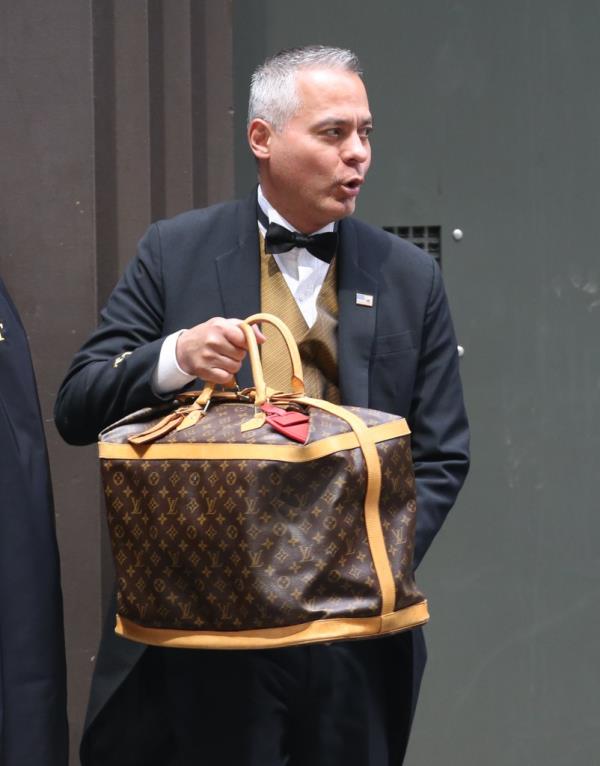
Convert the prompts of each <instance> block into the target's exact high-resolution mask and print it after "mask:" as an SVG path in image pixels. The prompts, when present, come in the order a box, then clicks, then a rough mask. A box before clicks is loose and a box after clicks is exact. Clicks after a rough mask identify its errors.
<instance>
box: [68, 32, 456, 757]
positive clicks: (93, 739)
mask: <svg viewBox="0 0 600 766" xmlns="http://www.w3.org/2000/svg"><path fill="white" fill-rule="evenodd" d="M371 127H372V118H371V114H370V111H369V105H368V100H367V95H366V91H365V88H364V85H363V82H362V79H361V76H360V69H359V65H358V61H357V60H356V57H355V56H354V55H353V54H352V53H350V52H349V51H344V50H340V49H334V48H323V47H319V46H317V47H311V48H304V49H295V50H292V51H287V52H283V53H281V54H278V55H277V56H275V57H273V58H272V59H270V60H268V61H267V62H265V64H264V65H262V66H261V67H259V68H258V70H257V71H256V72H255V73H254V75H253V80H252V87H251V97H250V113H249V122H248V139H249V144H250V148H251V150H252V152H253V154H254V156H255V158H256V160H257V165H258V171H259V179H260V186H259V188H258V192H256V191H254V192H253V193H252V194H251V195H250V197H249V198H248V199H247V200H245V201H238V202H230V203H226V204H222V205H216V206H213V207H211V208H208V209H205V210H196V211H192V212H189V213H184V214H183V215H180V216H178V217H176V218H174V219H171V220H169V221H162V222H159V223H157V224H154V225H153V226H152V227H151V228H150V229H149V231H148V232H147V234H146V235H145V237H144V238H143V239H142V241H141V243H140V245H139V250H138V255H137V257H136V258H135V260H134V261H133V262H132V263H131V264H130V265H129V267H128V269H127V270H126V273H125V275H124V276H123V278H122V279H121V281H120V282H119V284H118V285H117V287H116V288H115V290H114V292H113V294H112V295H111V298H110V300H109V302H108V304H107V306H106V307H105V309H104V310H103V312H102V321H101V324H100V326H99V328H98V329H97V330H96V332H95V333H94V334H93V335H92V337H91V339H90V340H89V341H88V343H87V344H86V345H85V346H84V347H83V348H82V350H81V351H80V352H79V353H78V354H77V355H76V357H75V359H74V361H73V364H72V366H71V369H70V371H69V373H68V375H67V377H66V379H65V382H64V383H63V386H62V388H61V390H60V392H59V397H58V400H57V405H56V422H57V426H58V428H59V430H60V431H61V433H62V434H63V436H64V437H65V438H66V439H67V440H68V441H71V442H73V443H81V444H83V443H87V442H90V441H92V440H94V439H95V438H96V435H97V432H98V431H99V430H100V429H101V428H102V427H103V426H105V425H106V424H108V423H110V422H111V421H114V420H116V419H118V418H119V417H121V416H123V415H124V414H126V413H129V412H132V411H134V410H135V409H138V408H140V407H143V406H147V405H151V404H154V403H158V402H161V401H164V400H165V399H168V398H172V397H173V395H174V393H175V392H177V391H178V390H181V388H183V387H185V386H193V387H197V386H198V380H197V379H200V380H203V381H207V380H208V381H213V382H216V383H222V382H225V381H226V380H228V379H229V378H230V376H231V374H236V375H237V377H238V380H239V382H240V384H241V385H250V384H251V380H250V377H249V372H248V369H247V360H246V359H245V342H244V337H243V334H242V332H241V330H240V329H239V327H237V319H235V317H244V316H248V315H250V314H253V313H255V312H257V311H259V310H261V309H263V310H264V309H269V308H273V300H274V299H273V297H272V296H271V297H267V295H268V293H266V292H265V289H264V288H265V282H266V280H267V278H268V277H267V275H269V278H270V276H271V275H273V274H274V276H275V278H276V279H279V283H278V284H279V290H280V293H281V298H282V300H283V298H284V296H283V293H284V292H285V295H286V296H287V297H288V298H289V297H290V296H291V297H292V298H293V301H292V304H293V310H294V311H295V312H296V313H297V314H298V313H299V316H300V318H299V321H300V322H301V323H304V325H303V326H304V330H302V332H304V333H306V334H307V335H310V333H311V329H312V327H313V326H314V324H315V321H316V320H317V318H318V317H319V312H320V311H322V310H323V304H322V303H320V301H319V293H320V291H321V288H322V286H323V285H326V284H327V280H328V279H330V280H331V279H333V277H332V274H335V281H334V282H333V284H334V289H333V292H334V294H335V304H336V305H334V306H333V308H330V310H329V321H330V322H333V326H334V329H335V337H336V338H337V343H336V344H334V348H333V349H329V351H332V355H333V357H334V364H333V366H331V365H330V366H329V370H328V371H327V373H326V374H325V372H323V371H321V372H323V375H322V378H325V377H327V380H323V381H322V382H323V387H322V388H321V390H320V392H319V391H318V392H317V393H321V394H322V393H323V391H325V390H326V391H331V392H332V393H331V396H332V397H335V398H338V399H339V400H340V401H341V402H342V403H343V404H346V405H357V406H363V407H371V408H374V409H379V410H385V411H388V412H394V413H398V414H402V415H405V416H406V417H407V419H408V421H409V425H410V427H411V430H412V434H413V436H412V440H413V441H412V448H413V457H414V463H415V472H416V477H417V495H418V516H417V539H416V547H415V565H418V563H419V562H420V560H421V559H422V557H423V555H424V553H425V551H426V550H427V548H428V547H429V545H430V543H431V541H432V539H433V537H434V535H435V533H436V532H437V531H438V529H439V528H440V526H441V524H442V522H443V520H444V518H445V516H446V514H447V512H448V511H449V509H450V508H451V506H452V504H453V503H454V500H455V498H456V495H457V493H458V491H459V489H460V486H461V485H462V482H463V480H464V477H465V475H466V472H467V467H468V429H467V421H466V415H465V411H464V406H463V400H462V392H461V386H460V380H459V374H458V358H457V349H456V340H455V337H454V333H453V329H452V323H451V319H450V315H449V311H448V306H447V301H446V297H445V294H444V289H443V286H442V282H441V277H440V273H439V270H438V267H437V265H436V264H435V262H434V260H433V259H432V258H431V257H429V256H428V255H426V254H424V253H423V252H421V251H420V250H418V249H417V248H415V247H413V246H412V245H410V244H408V243H406V242H403V241H402V240H400V239H399V238H397V237H394V236H392V235H389V234H387V233H385V232H383V231H381V230H378V229H375V228H373V227H371V226H368V225H366V224H363V223H360V222H359V221H356V220H355V219H353V218H351V217H350V216H351V215H352V213H353V212H354V207H355V203H356V198H357V196H358V194H359V192H360V188H361V185H362V183H363V181H364V179H365V175H366V173H367V170H368V168H369V164H370V159H371V149H370V143H369V134H370V132H371ZM275 224H277V226H279V228H277V227H275V226H274V225H275ZM281 227H284V228H285V229H287V230H288V234H285V232H283V234H282V231H281ZM290 230H291V231H293V232H295V234H292V235H290V234H289V231H290ZM313 234H328V235H329V237H326V238H325V239H326V240H328V241H327V242H326V243H325V244H323V241H322V240H318V241H317V240H314V239H313V238H311V237H309V236H308V235H313ZM263 237H264V239H265V242H266V245H265V248H264V250H263V252H262V253H261V245H260V243H261V241H262V239H263ZM282 239H283V240H285V239H287V240H290V241H288V242H283V243H282ZM323 250H328V251H329V255H327V254H326V253H324V252H322V251H323ZM332 251H334V252H335V255H334V257H333V260H331V262H328V258H329V256H331V254H332ZM265 258H266V259H267V261H265V260H264V259H265ZM323 259H325V260H323ZM265 263H266V264H267V265H266V266H265ZM334 269H335V271H333V270H334ZM282 280H283V281H282ZM268 302H270V303H268ZM275 302H277V298H275ZM267 303H268V305H266V304H267ZM288 306H289V302H288ZM330 326H331V325H330ZM182 328H188V329H182ZM302 332H301V334H302ZM259 340H260V341H262V340H263V336H262V334H260V333H259ZM317 345H318V344H317ZM316 358H317V359H318V356H317V357H316ZM313 361H314V358H313ZM317 367H318V365H317ZM112 624H113V617H112V615H109V623H108V626H107V630H106V631H105V634H104V636H103V643H102V646H101V649H100V653H99V659H98V665H97V668H96V675H95V679H94V683H93V688H92V695H91V701H90V708H89V710H88V726H87V729H86V734H85V736H84V741H83V746H82V761H83V763H84V764H85V765H86V766H87V765H88V764H90V765H91V764H94V765H95V764H103V763H109V762H110V763H111V764H112V766H118V765H119V764H122V766H134V765H137V764H139V765H140V766H142V764H143V765H144V766H150V764H157V765H158V764H173V766H181V765H182V764H186V765H187V764H189V765H190V766H191V765H192V764H206V766H217V764H218V765H219V766H221V764H223V765H224V766H234V764H235V766H283V764H286V763H290V764H292V765H293V766H320V765H321V764H322V765H323V766H325V765H327V766H336V765H337V764H344V766H352V765H353V764H356V766H359V765H360V766H384V765H386V766H387V764H394V766H398V765H399V764H400V763H401V762H402V759H403V756H404V751H405V747H406V742H407V738H408V732H409V729H410V722H411V720H412V714H413V712H414V706H415V703H416V697H417V694H418V689H419V684H420V680H421V675H422V672H423V668H424V662H425V650H424V643H423V638H422V633H421V631H420V630H412V631H408V632H405V633H402V634H399V635H397V636H392V637H388V638H380V639H376V640H371V641H360V642H338V643H334V644H331V645H325V646H323V645H313V646H304V647H296V648H286V649H277V650H261V651H256V652H250V651H249V652H213V651H190V650H168V649H156V648H152V649H148V648H146V647H144V646H143V645H136V644H133V643H130V642H126V641H124V640H123V639H119V638H116V637H115V636H114V635H113V633H112Z"/></svg>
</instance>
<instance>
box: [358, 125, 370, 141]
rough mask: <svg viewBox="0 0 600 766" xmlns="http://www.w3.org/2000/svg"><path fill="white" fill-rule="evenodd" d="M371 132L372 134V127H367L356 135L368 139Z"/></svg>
mask: <svg viewBox="0 0 600 766" xmlns="http://www.w3.org/2000/svg"><path fill="white" fill-rule="evenodd" d="M372 132H373V128H372V126H369V127H368V128H363V129H362V130H359V131H358V135H359V136H360V137H361V138H369V136H370V135H371V133H372Z"/></svg>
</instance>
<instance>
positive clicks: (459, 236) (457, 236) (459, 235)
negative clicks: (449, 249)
mask: <svg viewBox="0 0 600 766" xmlns="http://www.w3.org/2000/svg"><path fill="white" fill-rule="evenodd" d="M452 237H453V239H454V241H455V242H460V241H461V239H462V238H463V237H464V234H463V230H462V229H454V231H453V232H452Z"/></svg>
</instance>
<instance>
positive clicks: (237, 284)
mask: <svg viewBox="0 0 600 766" xmlns="http://www.w3.org/2000/svg"><path fill="white" fill-rule="evenodd" d="M237 215H238V219H237V221H235V223H234V224H233V225H235V226H237V231H238V232H239V237H238V242H237V244H236V246H235V247H234V248H233V249H232V250H229V251H227V252H225V253H221V254H220V255H218V256H217V257H216V259H215V263H216V267H217V279H218V285H219V291H220V293H221V300H222V302H223V312H224V313H223V315H224V316H225V317H237V318H238V319H245V318H246V317H247V316H250V315H251V314H256V313H257V312H258V311H260V252H259V244H258V227H257V223H256V190H254V191H253V192H252V194H251V195H250V196H249V197H248V199H247V200H245V201H244V202H242V203H241V205H240V207H239V209H238V213H237ZM237 381H238V383H239V385H240V386H242V387H246V386H251V385H252V373H251V371H250V364H249V362H248V358H246V359H245V360H244V362H243V364H242V368H241V370H240V371H239V373H238V375H237Z"/></svg>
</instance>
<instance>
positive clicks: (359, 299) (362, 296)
mask: <svg viewBox="0 0 600 766" xmlns="http://www.w3.org/2000/svg"><path fill="white" fill-rule="evenodd" d="M356 305H357V306H368V307H369V308H371V306H373V296H372V295H368V294H367V293H356Z"/></svg>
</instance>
